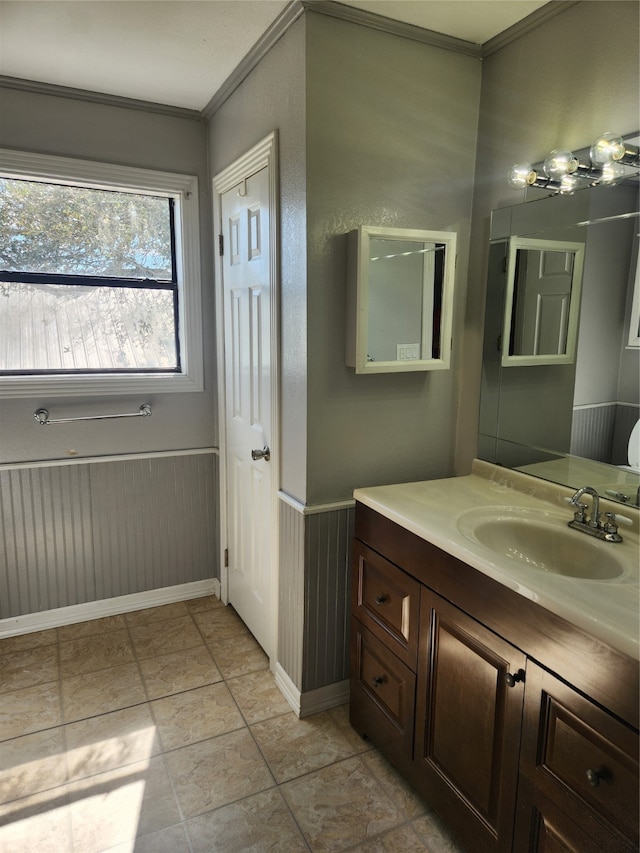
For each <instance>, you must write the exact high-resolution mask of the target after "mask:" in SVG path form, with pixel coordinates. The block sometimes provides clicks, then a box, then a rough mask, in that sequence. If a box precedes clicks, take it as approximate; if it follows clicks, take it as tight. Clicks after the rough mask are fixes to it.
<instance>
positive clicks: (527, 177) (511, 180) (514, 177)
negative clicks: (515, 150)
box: [507, 163, 538, 190]
mask: <svg viewBox="0 0 640 853" xmlns="http://www.w3.org/2000/svg"><path fill="white" fill-rule="evenodd" d="M537 177H538V176H537V174H536V171H535V169H534V168H533V166H532V165H531V163H516V164H515V166H512V167H511V171H510V172H509V177H508V178H507V182H508V184H509V186H510V187H511V188H512V189H514V190H523V189H525V187H529V186H531V185H532V184H533V183H534V181H535V180H536V178H537Z"/></svg>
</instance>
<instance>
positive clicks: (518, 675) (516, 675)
mask: <svg viewBox="0 0 640 853" xmlns="http://www.w3.org/2000/svg"><path fill="white" fill-rule="evenodd" d="M504 680H505V681H506V682H507V687H515V686H516V684H517V683H518V682H519V681H524V670H523V669H519V670H518V671H517V672H513V673H512V672H508V673H507V674H506V676H505V679H504Z"/></svg>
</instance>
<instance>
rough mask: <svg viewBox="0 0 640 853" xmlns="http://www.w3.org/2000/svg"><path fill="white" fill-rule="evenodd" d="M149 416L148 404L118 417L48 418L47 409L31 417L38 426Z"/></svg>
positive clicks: (149, 408) (40, 410) (149, 407)
mask: <svg viewBox="0 0 640 853" xmlns="http://www.w3.org/2000/svg"><path fill="white" fill-rule="evenodd" d="M150 415H151V406H150V405H149V404H148V403H143V404H142V405H141V406H140V409H139V410H138V411H137V412H125V413H123V414H118V415H88V416H86V417H83V418H53V419H50V418H49V410H48V409H38V410H37V411H35V412H34V413H33V417H34V418H35V419H36V420H37V421H38V423H39V424H40V426H46V425H47V424H70V423H73V422H74V421H105V420H108V419H110V418H148V417H150Z"/></svg>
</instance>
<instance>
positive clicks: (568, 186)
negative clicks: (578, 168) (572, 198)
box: [560, 175, 580, 195]
mask: <svg viewBox="0 0 640 853" xmlns="http://www.w3.org/2000/svg"><path fill="white" fill-rule="evenodd" d="M579 184H580V181H579V180H578V177H577V175H563V176H562V178H561V181H560V192H561V193H562V194H563V195H565V194H566V195H568V194H569V193H572V192H573V191H574V190H575V189H576V188H577V187H578V186H579Z"/></svg>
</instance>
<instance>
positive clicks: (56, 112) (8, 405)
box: [0, 87, 217, 463]
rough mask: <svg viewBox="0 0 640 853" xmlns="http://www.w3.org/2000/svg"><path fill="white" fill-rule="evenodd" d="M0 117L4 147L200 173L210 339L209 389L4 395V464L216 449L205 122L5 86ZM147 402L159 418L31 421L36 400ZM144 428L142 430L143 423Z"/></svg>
mask: <svg viewBox="0 0 640 853" xmlns="http://www.w3.org/2000/svg"><path fill="white" fill-rule="evenodd" d="M0 116H1V117H2V118H1V121H0V146H1V147H6V148H16V149H18V150H23V151H35V152H38V153H42V154H54V155H58V156H63V157H77V158H80V159H87V160H96V161H98V162H107V163H118V164H121V165H127V166H138V167H141V168H148V169H158V170H164V171H168V172H183V173H186V174H193V175H197V177H198V189H199V199H200V246H201V266H202V316H203V318H209V321H208V332H207V333H206V334H205V336H204V372H205V390H204V391H203V392H201V393H198V392H194V393H191V392H189V393H179V394H163V395H151V396H149V397H148V399H146V400H143V399H139V398H138V396H136V397H134V398H129V399H127V397H126V396H122V395H118V396H117V397H114V398H109V397H104V396H102V397H95V398H76V399H69V400H65V399H60V398H56V399H55V400H53V401H52V400H50V399H47V398H46V397H44V396H43V397H41V398H37V399H35V398H29V397H23V398H20V399H12V400H6V399H3V400H0V463H3V462H22V461H29V462H33V461H38V460H43V459H64V458H65V457H67V452H68V450H69V449H73V450H75V451H76V456H77V457H83V456H103V455H112V454H119V453H137V452H146V451H152V450H153V451H165V450H183V449H190V448H198V447H212V446H215V445H216V444H217V435H216V432H217V427H216V416H215V411H216V409H215V396H216V389H215V383H216V373H215V337H214V334H213V329H214V328H215V326H214V324H213V321H212V320H211V319H210V318H212V317H213V316H214V313H213V312H214V291H213V272H212V262H211V243H210V236H209V235H210V232H211V213H210V211H211V194H210V192H209V186H208V178H207V157H206V141H205V140H206V127H205V124H204V122H203V121H202V120H201V119H200V117H199V116H198V115H197V114H196V113H194V114H193V115H185V116H184V117H183V116H176V115H167V114H162V113H160V112H152V111H148V110H145V109H129V108H124V107H121V106H111V105H107V104H102V103H96V102H93V101H88V100H79V99H75V98H68V97H59V96H53V95H48V94H38V93H34V92H27V91H20V90H16V89H9V88H2V87H0ZM205 322H206V321H205ZM142 402H149V403H151V404H152V409H153V416H152V417H151V418H144V419H143V421H142V422H138V421H133V422H131V421H129V422H128V421H95V422H93V423H91V425H90V426H89V425H88V424H66V425H65V426H64V428H62V427H55V428H54V427H51V428H48V427H45V428H44V429H43V428H42V427H40V425H39V424H38V423H37V422H36V421H35V420H34V417H33V412H34V411H35V409H37V408H38V407H40V406H44V407H46V408H48V409H50V411H51V417H52V418H53V417H56V416H59V415H56V413H55V410H56V408H57V409H58V412H60V407H61V406H63V407H65V416H72V415H75V414H78V415H91V414H94V413H105V412H107V411H129V408H125V409H123V408H122V407H123V405H124V406H127V407H131V406H132V407H133V408H131V409H130V410H131V411H136V410H137V408H138V406H139V405H140V403H142ZM114 406H116V408H115V409H114V408H113V407H114ZM134 424H135V426H134ZM141 425H143V426H144V429H140V428H139V427H140V426H141Z"/></svg>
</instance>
